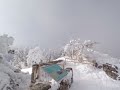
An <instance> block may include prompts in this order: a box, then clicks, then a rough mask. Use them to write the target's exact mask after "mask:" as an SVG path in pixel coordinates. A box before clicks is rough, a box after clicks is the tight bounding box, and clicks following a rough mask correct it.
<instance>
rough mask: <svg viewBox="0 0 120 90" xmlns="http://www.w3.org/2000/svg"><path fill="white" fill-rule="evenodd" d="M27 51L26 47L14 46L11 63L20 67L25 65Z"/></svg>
mask: <svg viewBox="0 0 120 90" xmlns="http://www.w3.org/2000/svg"><path fill="white" fill-rule="evenodd" d="M28 52H29V49H28V48H16V49H15V52H14V60H13V65H14V66H15V67H17V68H20V69H22V68H25V67H27V66H28V65H27V55H28Z"/></svg>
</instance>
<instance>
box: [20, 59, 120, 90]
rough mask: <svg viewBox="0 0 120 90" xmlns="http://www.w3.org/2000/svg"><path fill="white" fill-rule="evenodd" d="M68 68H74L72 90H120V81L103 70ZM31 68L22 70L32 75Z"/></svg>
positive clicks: (70, 64)
mask: <svg viewBox="0 0 120 90" xmlns="http://www.w3.org/2000/svg"><path fill="white" fill-rule="evenodd" d="M60 59H63V58H60ZM66 66H67V67H72V68H73V72H74V82H73V84H72V86H71V88H70V90H119V89H120V81H115V80H113V79H111V78H110V77H108V76H107V75H106V74H105V72H104V71H103V70H98V69H96V68H94V67H93V66H91V65H88V64H80V63H79V64H78V63H73V62H70V61H69V62H67V65H66ZM31 70H32V69H31V68H29V69H24V70H22V71H23V72H29V73H31Z"/></svg>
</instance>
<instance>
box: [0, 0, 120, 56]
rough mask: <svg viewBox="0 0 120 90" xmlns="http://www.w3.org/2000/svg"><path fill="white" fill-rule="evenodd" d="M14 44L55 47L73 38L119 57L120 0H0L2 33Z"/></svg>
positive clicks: (0, 28) (0, 27)
mask: <svg viewBox="0 0 120 90" xmlns="http://www.w3.org/2000/svg"><path fill="white" fill-rule="evenodd" d="M4 33H7V34H9V35H11V36H13V37H14V38H15V42H14V44H15V45H19V46H26V45H27V46H29V45H30V46H35V45H39V46H40V47H42V48H54V47H55V48H56V47H61V46H63V45H64V44H65V43H66V42H68V41H69V40H70V39H72V38H80V39H82V40H86V39H90V40H94V41H98V42H100V46H99V49H100V50H101V51H102V52H104V53H109V54H110V55H112V56H117V57H120V38H119V37H120V35H119V34H120V0H0V34H4Z"/></svg>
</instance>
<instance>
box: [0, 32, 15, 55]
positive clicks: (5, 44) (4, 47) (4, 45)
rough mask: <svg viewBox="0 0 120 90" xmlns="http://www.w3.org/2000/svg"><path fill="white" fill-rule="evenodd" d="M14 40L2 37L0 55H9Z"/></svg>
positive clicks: (0, 38)
mask: <svg viewBox="0 0 120 90" xmlns="http://www.w3.org/2000/svg"><path fill="white" fill-rule="evenodd" d="M13 41H14V38H13V37H10V36H8V35H7V34H4V35H2V36H0V53H3V54H6V53H8V51H9V49H10V46H11V45H12V44H13Z"/></svg>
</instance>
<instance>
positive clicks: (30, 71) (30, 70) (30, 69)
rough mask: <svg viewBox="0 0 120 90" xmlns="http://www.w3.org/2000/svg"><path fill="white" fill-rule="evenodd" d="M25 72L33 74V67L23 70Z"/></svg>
mask: <svg viewBox="0 0 120 90" xmlns="http://www.w3.org/2000/svg"><path fill="white" fill-rule="evenodd" d="M21 71H22V72H24V73H29V74H30V75H31V74H32V68H26V69H22V70H21Z"/></svg>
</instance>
